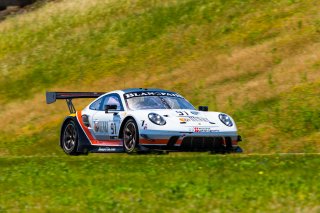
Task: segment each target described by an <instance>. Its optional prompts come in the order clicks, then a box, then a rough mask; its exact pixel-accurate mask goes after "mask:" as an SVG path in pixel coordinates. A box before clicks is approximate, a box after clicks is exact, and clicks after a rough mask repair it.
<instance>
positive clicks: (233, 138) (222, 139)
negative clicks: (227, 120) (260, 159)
mask: <svg viewBox="0 0 320 213" xmlns="http://www.w3.org/2000/svg"><path fill="white" fill-rule="evenodd" d="M143 133H144V134H140V140H139V143H140V145H142V146H145V147H148V148H153V149H163V150H178V151H218V152H225V151H227V152H233V151H234V152H237V150H239V146H238V143H239V142H240V141H241V137H240V136H239V135H238V134H237V132H215V133H212V132H210V133H208V132H206V133H203V132H201V133H199V132H176V131H172V132H171V131H166V132H159V131H148V132H146V131H145V132H143Z"/></svg>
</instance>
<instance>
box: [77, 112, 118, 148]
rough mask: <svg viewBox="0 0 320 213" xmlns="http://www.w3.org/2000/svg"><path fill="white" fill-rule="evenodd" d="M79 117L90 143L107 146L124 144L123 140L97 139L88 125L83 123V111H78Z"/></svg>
mask: <svg viewBox="0 0 320 213" xmlns="http://www.w3.org/2000/svg"><path fill="white" fill-rule="evenodd" d="M77 119H78V121H79V124H80V126H81V128H82V129H83V131H84V132H85V134H86V135H87V137H88V139H89V141H90V143H91V144H92V145H105V146H122V141H121V140H96V139H95V138H94V137H93V135H92V134H91V132H90V130H89V129H88V127H86V126H85V125H84V123H83V120H82V116H81V112H79V111H78V112H77Z"/></svg>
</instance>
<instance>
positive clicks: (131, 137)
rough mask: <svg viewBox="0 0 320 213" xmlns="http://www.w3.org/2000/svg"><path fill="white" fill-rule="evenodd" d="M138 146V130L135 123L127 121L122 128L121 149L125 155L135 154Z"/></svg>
mask: <svg viewBox="0 0 320 213" xmlns="http://www.w3.org/2000/svg"><path fill="white" fill-rule="evenodd" d="M138 146H139V130H138V126H137V124H136V122H135V121H134V120H133V119H129V120H128V121H127V122H126V124H125V126H124V128H123V149H124V151H125V152H126V153H128V154H131V153H136V152H137V151H138Z"/></svg>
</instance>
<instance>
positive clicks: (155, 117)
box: [148, 113, 166, 125]
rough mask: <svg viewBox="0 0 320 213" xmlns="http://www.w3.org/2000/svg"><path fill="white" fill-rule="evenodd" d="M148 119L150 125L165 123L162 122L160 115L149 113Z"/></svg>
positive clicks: (164, 122)
mask: <svg viewBox="0 0 320 213" xmlns="http://www.w3.org/2000/svg"><path fill="white" fill-rule="evenodd" d="M148 117H149V120H150V121H151V122H152V123H155V124H157V125H165V124H166V121H165V120H164V118H163V117H162V116H161V115H158V114H157V113H149V115H148Z"/></svg>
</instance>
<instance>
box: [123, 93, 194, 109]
mask: <svg viewBox="0 0 320 213" xmlns="http://www.w3.org/2000/svg"><path fill="white" fill-rule="evenodd" d="M126 102H127V105H128V107H129V108H130V109H132V110H139V109H191V110H194V109H195V108H194V107H193V106H192V105H191V104H190V103H189V102H188V101H187V100H186V99H184V98H181V97H169V96H144V97H133V98H130V99H126Z"/></svg>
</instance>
